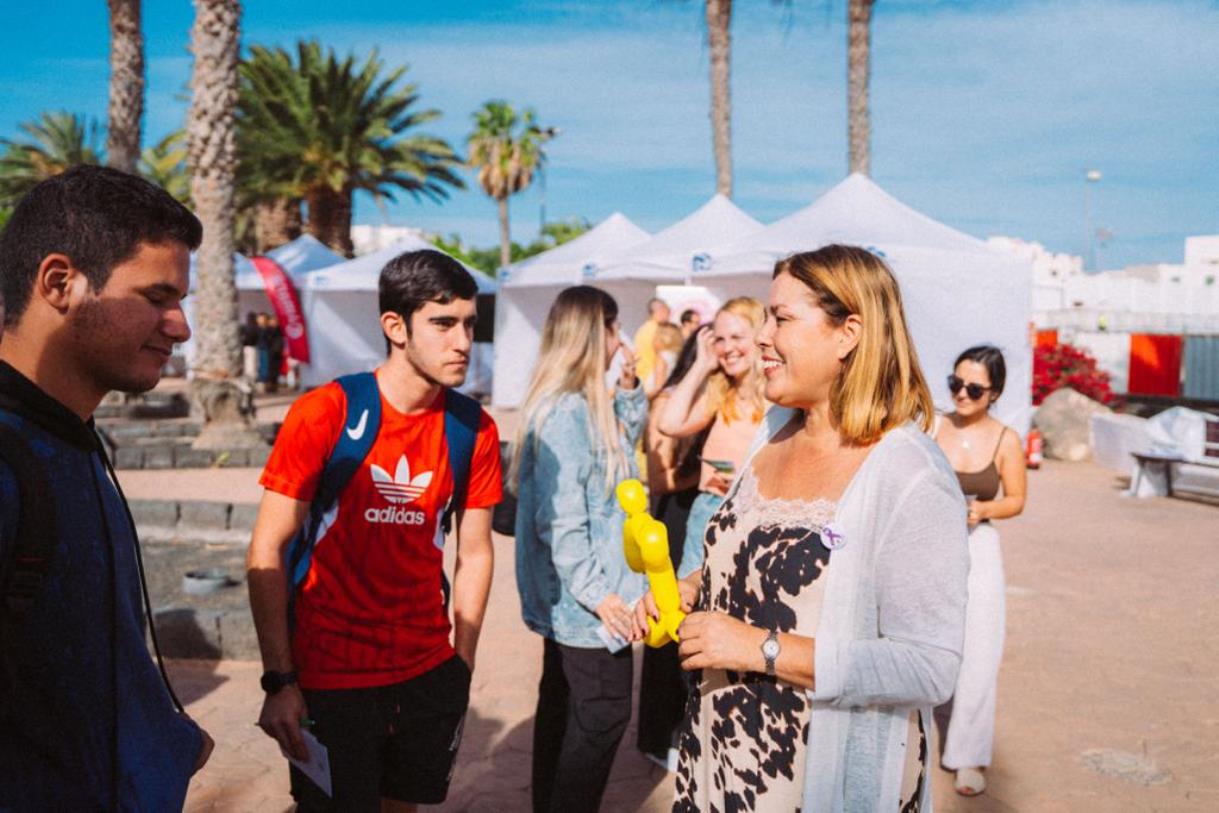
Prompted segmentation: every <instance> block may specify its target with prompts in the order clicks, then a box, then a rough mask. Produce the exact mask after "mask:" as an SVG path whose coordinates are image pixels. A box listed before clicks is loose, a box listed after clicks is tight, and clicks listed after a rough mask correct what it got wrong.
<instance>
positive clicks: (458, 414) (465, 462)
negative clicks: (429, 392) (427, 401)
mask: <svg viewBox="0 0 1219 813" xmlns="http://www.w3.org/2000/svg"><path fill="white" fill-rule="evenodd" d="M481 420H482V406H481V405H480V404H479V403H478V401H475V400H474V399H473V398H471V397H469V396H468V395H462V394H461V393H460V392H456V391H455V390H446V391H445V394H444V439H445V444H446V445H447V446H448V447H449V469H450V470H451V471H452V472H453V496H452V497H451V498H449V507H448V510H446V511H445V528H444V529H445V531H446V532H448V530H449V529H450V527H451V524H452V520H451V517H452V515H453V514H455V513H457V512H458V511H462V510H464V509H465V507H466V495H467V494H468V493H469V491H470V466H471V464H472V462H473V459H474V442H475V440H477V438H478V424H479V422H480V421H481Z"/></svg>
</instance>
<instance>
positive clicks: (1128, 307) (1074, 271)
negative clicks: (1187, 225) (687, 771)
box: [988, 236, 1219, 334]
mask: <svg viewBox="0 0 1219 813" xmlns="http://www.w3.org/2000/svg"><path fill="white" fill-rule="evenodd" d="M988 242H989V243H990V244H991V245H993V246H996V247H997V248H1001V249H1007V250H1010V251H1012V252H1017V253H1021V254H1022V256H1032V257H1033V260H1034V266H1033V268H1034V271H1033V275H1034V283H1033V320H1034V322H1035V324H1036V325H1037V327H1039V328H1046V329H1054V328H1056V329H1067V330H1082V331H1096V330H1100V331H1109V332H1121V333H1126V332H1134V333H1137V332H1148V333H1157V332H1158V333H1212V334H1214V333H1219V236H1203V237H1189V238H1187V239H1186V241H1185V262H1184V263H1181V264H1175V263H1151V264H1145V265H1132V266H1128V267H1126V268H1123V269H1118V270H1113V271H1102V272H1099V273H1093V274H1088V273H1084V272H1083V270H1082V268H1083V264H1082V262H1081V260H1080V258H1079V257H1074V256H1070V255H1063V254H1051V253H1050V252H1046V251H1045V250H1044V249H1043V248H1042V247H1041V246H1039V245H1038V244H1036V243H1026V242H1024V241H1021V240H1018V239H1015V238H1007V237H1002V238H991V239H990V240H989V241H988Z"/></svg>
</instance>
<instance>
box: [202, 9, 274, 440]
mask: <svg viewBox="0 0 1219 813" xmlns="http://www.w3.org/2000/svg"><path fill="white" fill-rule="evenodd" d="M240 24H241V5H240V2H239V0H195V25H194V28H193V29H192V30H191V51H192V53H193V54H194V57H195V64H194V68H193V69H192V71H191V80H190V84H191V105H190V113H189V115H188V117H187V125H186V134H187V136H186V137H187V161H188V163H189V166H190V170H191V185H190V197H191V200H192V201H193V202H194V205H195V214H196V215H198V217H199V220H200V221H202V223H203V243H202V244H201V245H200V246H199V251H198V252H197V254H196V273H197V279H196V282H195V321H196V324H195V329H196V331H195V335H196V336H197V337H198V341H197V342H196V345H195V348H196V349H195V353H196V356H195V378H194V380H193V381H192V389H193V395H194V397H195V401H196V403H197V405H198V407H199V409H200V410H201V411H202V413H203V417H204V421H205V425H204V429H203V431H202V432H201V433H200V435H199V438H198V439H197V440H196V441H195V446H196V447H197V448H217V447H221V448H224V447H227V448H232V447H233V446H245V445H254V444H255V443H261V441H260V440H259V439H258V435H257V433H255V432H253V431H251V429H250V427H249V414H250V410H249V401H248V398H246V397H244V396H243V393H242V391H241V389H240V388H239V387H238V386H237V385H236V384H235V379H236V378H237V377H238V376H239V375H240V374H241V343H240V341H239V340H238V332H237V328H238V322H237V286H236V282H235V280H234V268H233V248H234V234H233V232H234V221H235V214H236V213H235V206H234V197H235V187H236V183H235V176H236V170H237V148H236V133H235V128H234V122H233V119H234V111H235V109H236V107H237V59H238V51H239V49H240Z"/></svg>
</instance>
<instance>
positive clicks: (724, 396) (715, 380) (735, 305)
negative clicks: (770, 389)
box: [706, 296, 766, 424]
mask: <svg viewBox="0 0 1219 813" xmlns="http://www.w3.org/2000/svg"><path fill="white" fill-rule="evenodd" d="M721 313H731V314H733V315H735V316H739V317H741V318H742V319H744V320H745V321H746V322H748V323H749V325H750V327H752V328H753V331H754V333H755V334H756V333H757V332H758V331H759V330H761V329H762V325H763V324H765V322H766V307H765V306H764V305H763V304H762V303H761V302H759V301H758V300H756V299H754V298H753V297H749V296H738V297H736V298H735V299H729V300H728V301H727V302H725V303H724V305H723V307H721V308H720V309H719V310H718V311H716V312H715V315H716V316H719V315H720V314H721ZM762 390H763V386H762V356H761V354H755V355H754V359H753V368H752V369H751V370H750V371H749V372H748V373H746V374H745V375H744V376H743V377H742V378H741V380H740V381H733V380H732V379H731V378H729V377H728V376H727V374H725V373H724V371H723V370H719V369H717V370H716V371H715V372H714V373H712V374H711V375H710V376H709V377H708V378H707V390H706V392H707V400H706V404H707V411H708V412H710V413H711V414H713V415H716V416H718V417H720V418H722V419H723V421H724V423H726V424H729V423H732V422H733V421H735V420H737V419H739V418H740V417H741V416H740V414H738V412H737V400H738V398H739V397H740V396H741V395H744V396H745V397H746V398H747V399H748V400H749V401H750V402H751V403H752V404H753V413H752V414H751V415H750V416H749V418H750V421H751V422H752V423H759V422H761V420H762V416H763V415H765V414H766V398H765V397H764V396H763V394H762Z"/></svg>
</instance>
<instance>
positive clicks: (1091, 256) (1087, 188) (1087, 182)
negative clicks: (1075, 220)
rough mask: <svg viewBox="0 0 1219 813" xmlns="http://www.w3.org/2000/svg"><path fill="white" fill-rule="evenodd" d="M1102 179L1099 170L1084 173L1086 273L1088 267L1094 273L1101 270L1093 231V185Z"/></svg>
mask: <svg viewBox="0 0 1219 813" xmlns="http://www.w3.org/2000/svg"><path fill="white" fill-rule="evenodd" d="M1100 179H1101V174H1100V170H1099V169H1090V170H1088V171H1087V172H1085V173H1084V250H1085V251H1086V252H1087V254H1086V255H1085V256H1084V263H1085V268H1084V270H1085V271H1086V270H1087V267H1086V266H1088V265H1090V266H1091V267H1092V270H1093V271H1098V270H1100V269H1098V268H1097V267H1096V242H1095V241H1096V235H1095V234H1094V233H1093V229H1092V185H1093V184H1095V183H1098V182H1099V181H1100Z"/></svg>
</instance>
